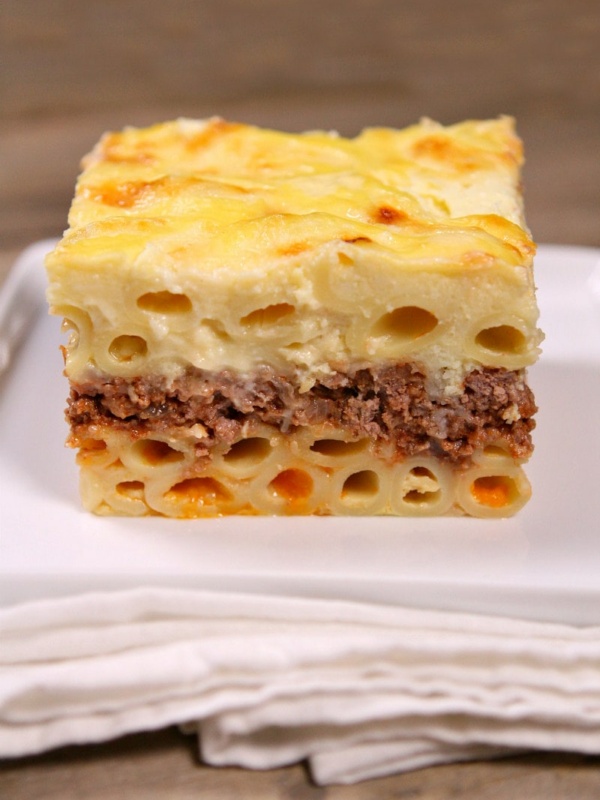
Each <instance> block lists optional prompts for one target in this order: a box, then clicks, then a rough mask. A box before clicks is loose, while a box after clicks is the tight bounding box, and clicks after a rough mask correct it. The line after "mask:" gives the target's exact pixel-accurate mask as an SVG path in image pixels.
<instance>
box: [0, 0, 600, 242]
mask: <svg viewBox="0 0 600 800" xmlns="http://www.w3.org/2000/svg"><path fill="white" fill-rule="evenodd" d="M0 59H1V62H0V63H1V70H0V81H1V83H0V174H1V180H0V236H1V237H2V243H3V245H4V246H5V247H17V246H21V245H22V244H24V243H27V242H29V241H31V240H32V239H35V238H39V237H40V236H44V235H49V234H50V235H51V234H55V233H58V232H60V231H61V230H62V228H63V227H64V220H65V214H66V209H67V206H68V202H69V199H70V196H71V192H72V186H73V182H74V179H75V176H76V174H77V170H78V162H79V158H80V156H81V155H82V154H83V153H84V152H85V151H86V150H87V149H89V147H91V145H92V144H93V143H94V141H95V140H96V139H97V138H98V136H99V135H100V133H101V132H102V131H103V130H104V129H105V128H120V127H122V126H123V125H126V124H145V123H149V122H153V121H158V120H162V119H167V118H171V117H174V116H180V115H186V116H200V117H201V116H206V115H210V114H220V115H222V116H226V117H231V118H235V119H240V120H243V121H250V122H258V123H260V124H265V125H273V126H279V127H282V128H286V129H289V130H301V129H304V128H315V127H322V128H337V129H339V130H340V131H341V132H342V133H345V134H353V133H356V132H358V131H359V130H360V128H362V127H363V126H365V125H372V124H389V125H397V126H402V125H405V124H410V123H411V122H414V121H416V120H417V119H419V118H420V117H421V116H430V117H433V118H435V119H438V120H440V121H441V122H445V123H450V122H454V121H458V120H460V119H463V118H467V117H487V116H496V115H497V114H500V113H505V114H512V115H514V116H515V117H516V118H517V121H518V126H519V131H520V133H521V135H522V137H523V138H524V139H525V144H526V152H527V166H526V170H525V189H526V201H527V210H528V219H529V222H530V225H531V227H532V229H533V232H534V235H535V237H536V239H537V240H538V241H544V242H566V243H577V244H593V245H598V244H600V224H599V221H600V220H599V218H600V157H599V155H598V150H599V144H600V2H599V0H504V2H498V0H494V1H493V2H490V1H489V0H454V2H449V1H448V2H444V0H416V1H413V2H406V1H405V0H397V1H396V2H394V0H346V1H345V2H344V0H303V2H297V1H296V0H291V2H286V0H197V1H196V2H194V0H168V2H166V0H162V1H161V2H158V1H156V0H99V1H98V0H90V1H89V2H86V0H79V1H78V0H2V2H1V3H0Z"/></svg>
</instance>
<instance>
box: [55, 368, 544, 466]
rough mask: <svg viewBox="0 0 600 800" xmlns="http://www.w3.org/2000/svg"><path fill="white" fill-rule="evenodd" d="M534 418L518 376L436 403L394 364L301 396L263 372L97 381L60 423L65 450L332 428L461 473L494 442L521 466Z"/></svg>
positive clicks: (494, 377) (490, 378)
mask: <svg viewBox="0 0 600 800" xmlns="http://www.w3.org/2000/svg"><path fill="white" fill-rule="evenodd" d="M536 410H537V409H536V406H535V402H534V399H533V395H532V393H531V390H530V389H529V388H528V387H527V385H526V383H525V380H524V375H523V373H522V372H519V371H515V372H511V371H508V370H505V369H480V370H475V371H473V372H471V373H470V374H469V375H467V377H466V379H465V381H464V387H463V392H462V394H460V395H458V396H453V397H448V398H445V397H444V398H442V399H440V398H432V397H431V396H430V394H429V393H428V391H427V388H426V381H425V377H424V376H423V374H422V373H421V372H419V371H418V370H417V369H416V368H415V367H414V366H411V365H410V364H401V365H396V366H387V367H384V368H381V369H378V370H374V369H359V370H357V371H356V372H354V373H351V374H347V373H335V374H333V375H332V376H331V377H329V378H328V379H326V380H323V381H322V382H320V383H317V384H316V385H315V386H313V388H312V389H310V390H309V391H307V392H304V393H300V392H299V391H298V389H297V387H296V386H295V385H294V384H293V383H292V381H291V380H290V379H289V378H286V377H284V376H282V375H278V374H277V373H276V372H275V371H274V370H272V369H271V368H268V367H264V368H262V369H260V370H258V371H257V372H256V373H254V374H253V375H252V376H251V377H250V376H240V375H238V374H235V373H232V372H229V371H223V372H219V373H207V372H204V371H202V370H197V369H190V370H188V371H187V372H186V373H185V374H184V375H182V376H181V377H180V378H178V379H177V380H175V381H174V382H173V383H172V384H170V385H168V384H167V382H166V380H165V379H164V378H161V377H152V378H149V377H144V378H133V379H131V380H127V379H123V378H105V379H103V380H95V381H93V382H89V383H80V384H78V385H74V386H73V387H72V390H71V396H70V398H69V401H68V408H67V419H68V421H69V422H70V424H71V428H72V433H73V440H74V443H77V440H78V439H80V438H83V437H85V436H86V435H88V434H87V431H88V429H89V426H90V425H100V426H102V425H109V426H111V427H113V428H118V429H120V430H126V431H129V432H130V433H131V435H132V436H134V437H137V436H141V435H148V434H152V433H158V432H169V431H171V429H173V428H187V427H190V426H191V425H194V424H196V423H201V424H202V425H203V426H204V427H205V428H206V429H207V432H208V435H207V438H206V439H205V440H203V442H202V446H203V448H206V447H210V446H211V445H212V444H213V443H214V442H216V441H218V442H223V441H225V442H233V441H235V440H236V439H237V438H239V436H240V431H241V428H242V426H243V424H244V423H245V422H246V421H248V420H252V421H260V422H264V423H267V424H269V425H273V426H275V427H276V428H278V429H279V430H281V431H283V432H286V431H291V430H294V429H296V428H297V427H299V426H303V425H315V424H322V423H331V424H332V425H334V426H341V427H343V428H344V429H345V430H347V431H349V432H350V433H351V434H352V435H353V436H356V437H361V436H368V437H370V438H372V439H374V440H376V441H377V442H379V443H382V444H387V443H392V444H393V445H394V448H395V452H396V454H397V456H398V458H403V457H405V456H408V455H414V454H416V453H430V454H432V455H435V456H438V457H441V458H444V459H445V460H448V461H450V462H452V463H454V464H456V465H460V464H465V463H468V460H469V457H470V456H471V454H472V453H473V451H474V450H475V449H476V448H478V447H482V446H484V445H485V444H487V443H489V442H494V441H496V440H499V439H501V440H503V441H504V442H505V443H506V444H507V446H508V447H509V449H510V452H511V454H512V455H513V456H515V457H518V458H526V457H528V456H529V455H530V454H531V451H532V444H531V435H530V434H531V431H532V429H533V427H534V425H535V423H534V421H533V420H532V416H533V414H534V413H535V411H536Z"/></svg>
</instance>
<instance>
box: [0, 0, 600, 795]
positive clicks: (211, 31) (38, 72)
mask: <svg viewBox="0 0 600 800" xmlns="http://www.w3.org/2000/svg"><path fill="white" fill-rule="evenodd" d="M599 41H600V3H598V2H597V0H570V2H569V3H564V2H563V0H547V1H546V2H542V0H540V1H539V2H531V1H529V0H507V1H506V2H504V3H493V4H492V3H487V2H485V0H459V2H456V3H453V4H449V3H445V2H444V0H422V2H419V3H410V4H409V3H403V2H394V1H393V0H373V2H366V0H365V2H361V0H348V1H347V2H344V1H343V0H333V1H332V2H329V3H328V2H326V0H304V2H303V3H298V2H291V3H280V2H278V0H249V2H243V0H206V2H203V3H197V4H194V3H190V2H188V1H187V0H172V2H169V3H159V2H158V0H122V2H121V3H118V4H117V3H114V4H113V3H89V4H87V3H85V4H84V3H77V2H76V0H62V2H61V1H60V0H56V1H55V2H45V0H3V3H2V4H1V6H0V52H1V53H2V56H3V67H2V73H1V79H0V280H1V279H2V278H3V277H4V276H5V275H6V273H7V271H8V268H9V265H10V263H11V262H12V260H13V258H14V256H15V255H16V253H17V252H18V251H19V249H20V248H22V247H24V246H25V245H27V244H29V243H30V242H32V241H35V240H36V239H39V238H43V237H46V236H55V235H59V234H60V232H61V231H62V229H63V228H64V227H65V218H66V212H67V208H68V203H69V199H70V196H71V193H72V187H73V182H74V179H75V176H76V173H77V169H78V162H79V158H80V156H81V155H82V154H83V153H85V152H86V151H87V150H88V149H89V148H90V147H91V145H92V144H93V143H94V142H95V140H96V139H97V138H98V136H99V134H100V133H101V132H102V131H103V130H104V129H107V128H119V127H121V126H122V125H124V124H145V123H149V122H152V121H156V120H160V119H166V118H171V117H174V116H195V117H202V116H206V115H210V114H220V115H222V116H226V117H230V118H235V119H240V120H244V121H251V122H257V123H260V124H265V125H273V126H279V127H282V128H286V129H289V130H299V129H306V128H315V127H320V128H328V129H329V128H337V129H338V130H340V131H341V132H343V133H346V134H352V133H355V132H357V131H358V130H360V128H362V127H363V126H365V125H372V124H391V125H398V126H400V125H404V124H409V123H410V122H412V121H414V120H416V119H418V118H419V117H420V116H424V115H426V116H430V117H433V118H437V119H440V120H441V121H442V122H452V121H457V120H460V119H463V118H467V117H487V116H495V115H497V114H499V113H509V114H512V115H514V116H516V118H517V120H518V126H519V131H520V133H521V135H522V137H523V138H524V140H525V146H526V153H527V166H526V169H525V176H524V180H525V192H526V194H525V197H526V206H527V216H528V220H529V224H530V226H531V228H532V230H533V233H534V236H535V238H536V239H537V240H538V241H542V242H548V243H568V244H579V245H591V246H600V156H599V152H600V46H599V44H598V42H599ZM108 796H110V797H111V798H113V799H114V800H120V799H121V798H123V799H125V798H128V799H129V798H153V797H161V798H163V797H167V798H169V800H184V798H192V797H194V798H196V797H202V798H219V799H220V800H227V798H234V797H235V798H237V797H243V798H261V799H263V800H270V798H277V800H287V799H288V798H289V799H290V800H291V799H292V798H294V800H301V798H327V800H332V799H333V798H335V799H336V800H338V799H339V800H341V799H342V798H345V799H347V800H350V798H351V799H352V800H363V798H372V797H377V798H382V799H383V798H413V799H415V800H416V799H417V798H418V799H421V798H422V799H423V800H438V798H439V800H442V798H443V799H444V800H447V799H448V798H455V797H456V798H458V797H460V798H465V799H466V800H470V799H471V798H473V799H474V798H477V800H488V799H489V800H492V798H493V799H494V800H509V798H510V800H513V798H515V797H516V798H522V797H527V798H528V800H538V799H539V800H541V799H542V798H543V799H544V800H554V799H555V798H576V799H577V800H587V798H589V799H590V800H591V799H592V798H598V797H600V758H583V757H579V756H575V755H560V754H557V753H554V754H552V753H548V754H540V755H526V756H520V757H515V758H509V759H503V760H499V761H489V762H481V763H474V764H455V765H449V766H441V767H436V768H431V769H425V770H421V771H418V772H415V773H412V774H407V775H397V776H393V777H389V778H384V779H380V780H374V781H367V782H365V783H362V784H359V785H357V786H353V787H341V786H338V787H329V788H319V787H316V786H314V785H313V784H312V783H311V781H310V779H309V777H308V774H307V772H306V770H305V768H304V766H302V765H296V766H291V767H288V768H286V769H279V770H274V771H270V772H249V771H243V770H236V769H214V768H210V767H207V766H205V765H202V764H201V763H200V762H199V760H198V757H197V755H196V751H195V740H194V739H191V738H189V737H184V736H183V735H181V734H180V733H179V732H178V731H176V730H174V729H170V730H166V731H159V732H154V733H140V734H137V735H135V736H129V737H127V738H125V739H122V740H118V741H115V742H109V743H106V744H102V745H95V746H85V747H79V748H75V747H73V748H66V749H63V750H59V751H55V752H52V753H48V754H44V755H41V756H36V757H31V758H24V759H17V760H14V761H8V762H4V763H2V764H0V797H2V798H7V800H26V799H27V800H30V798H33V797H36V798H48V800H54V798H56V800H58V799H59V798H60V800H68V798H78V799H79V800H99V799H100V798H105V797H108Z"/></svg>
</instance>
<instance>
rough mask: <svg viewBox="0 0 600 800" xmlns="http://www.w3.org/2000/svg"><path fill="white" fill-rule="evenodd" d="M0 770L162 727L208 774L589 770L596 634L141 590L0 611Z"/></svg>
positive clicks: (599, 653) (352, 776) (594, 725)
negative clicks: (187, 745) (558, 765)
mask: <svg viewBox="0 0 600 800" xmlns="http://www.w3.org/2000/svg"><path fill="white" fill-rule="evenodd" d="M0 642H1V647H0V756H4V757H7V756H9V757H14V756H20V755H25V754H31V753H36V752H40V751H43V750H46V749H49V748H53V747H56V746H59V745H63V744H67V743H84V742H95V741H101V740H106V739H109V738H112V737H116V736H119V735H121V734H125V733H128V732H132V731H140V730H151V729H157V728H160V727H164V726H167V725H172V724H180V725H183V726H184V728H185V729H186V730H188V731H197V732H198V734H199V739H200V746H201V753H202V756H203V758H204V760H205V761H207V762H208V763H211V764H219V765H239V766H245V767H251V768H258V769H264V768H271V767H277V766H281V765H284V764H289V763H293V762H296V761H298V760H301V759H308V761H309V764H310V767H311V770H312V773H313V776H314V779H315V780H316V781H317V782H318V783H322V784H327V783H334V782H337V783H350V782H354V781H358V780H362V779H365V778H371V777H375V776H380V775H385V774H390V773H393V772H398V771H402V770H410V769H415V768H418V767H423V766H427V765H430V764H436V763H440V762H447V761H455V760H464V759H471V758H482V757H490V756H496V755H501V754H504V753H508V752H513V751H514V750H523V749H532V748H534V749H561V750H571V751H578V752H582V753H588V754H591V753H600V628H595V627H594V628H590V627H588V628H575V627H568V626H563V625H554V624H548V623H535V622H525V621H516V620H508V619H500V618H494V617H483V616H475V615H465V614H455V613H442V612H434V611H419V610H414V609H407V608H397V607H391V606H377V605H369V604H360V603H350V602H338V601H331V600H309V599H295V598H275V597H262V596H255V595H246V596H242V595H232V594H224V593H218V592H203V591H202V592H200V591H199V592H195V591H178V590H168V589H138V590H134V591H126V592H113V593H106V594H98V593H96V594H87V595H81V596H76V597H70V598H68V597H67V598H62V599H56V600H46V601H39V602H33V603H28V604H22V605H17V606H13V607H9V608H5V609H4V610H2V611H0Z"/></svg>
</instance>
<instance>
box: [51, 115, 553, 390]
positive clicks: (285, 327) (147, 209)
mask: <svg viewBox="0 0 600 800" xmlns="http://www.w3.org/2000/svg"><path fill="white" fill-rule="evenodd" d="M521 160H522V152H521V144H520V141H519V139H518V138H517V137H516V135H515V133H514V125H513V121H512V120H511V119H510V118H507V117H502V118H500V119H497V120H492V121H474V122H464V123H460V124H458V125H454V126H450V127H443V126H441V125H439V124H438V123H435V122H432V121H430V120H424V121H422V122H421V123H420V124H418V125H415V126H412V127H410V128H407V129H405V130H402V131H395V130H391V129H385V128H372V129H367V130H365V131H363V132H362V133H361V134H360V135H359V136H357V137H356V138H354V139H346V138H343V137H341V136H338V135H336V134H332V133H326V132H311V133H303V134H289V133H280V132H276V131H271V130H264V129H260V128H257V127H253V126H249V125H243V124H240V123H230V122H226V121H224V120H222V119H218V118H213V119H209V120H205V121H193V120H178V121H174V122H170V123H163V124H160V125H156V126H153V127H151V128H147V129H135V128H130V129H126V130H124V131H123V132H121V133H110V134H107V135H105V136H104V137H103V139H102V140H101V141H100V143H99V144H98V145H97V147H96V148H95V149H94V151H93V152H92V153H91V154H90V155H89V156H87V157H86V159H84V166H85V169H84V172H83V174H82V176H81V178H80V180H79V183H78V186H77V191H76V196H75V199H74V202H73V206H72V209H71V212H70V216H69V223H70V228H69V230H68V231H67V232H66V234H65V236H64V238H63V240H62V242H61V244H60V245H59V246H58V247H57V249H56V250H55V251H54V253H53V254H52V255H51V256H50V257H49V259H48V262H47V266H48V272H49V276H50V288H49V300H50V304H51V306H52V307H53V309H54V311H55V313H57V314H59V315H63V316H65V317H66V318H67V319H69V320H71V323H72V325H73V327H74V328H76V329H77V331H78V335H77V336H76V337H73V342H75V341H76V342H77V346H76V347H75V346H69V347H67V373H68V374H69V375H70V376H71V377H73V378H81V377H82V376H83V375H84V373H87V372H89V370H90V369H91V370H94V369H97V370H100V371H101V372H102V371H106V372H109V373H110V374H116V375H120V376H123V377H126V376H133V375H139V374H149V373H154V372H157V371H158V372H161V373H162V372H163V371H164V370H165V366H166V365H168V369H169V370H171V371H172V372H177V371H178V370H179V369H182V368H184V367H185V366H186V365H193V366H194V367H197V368H201V369H208V370H211V369H213V370H218V369H222V368H223V367H230V368H233V369H236V370H239V371H245V372H251V371H252V370H253V369H254V368H256V366H258V365H260V364H263V363H268V364H271V365H274V366H275V367H277V368H278V369H281V370H284V371H286V372H288V373H292V374H296V375H297V376H298V378H299V380H300V381H301V382H302V383H303V385H304V386H305V387H306V388H309V387H310V386H311V385H312V384H313V383H314V381H315V380H317V379H319V378H320V377H323V376H324V375H327V374H329V372H330V371H331V369H343V368H345V367H347V366H348V365H360V364H368V363H370V362H371V361H372V360H376V361H381V360H390V361H398V360H406V359H411V358H418V361H419V363H420V364H421V365H422V367H423V369H424V370H425V372H426V374H427V375H428V376H429V377H430V380H432V381H433V382H434V384H435V385H437V386H438V389H439V391H441V392H444V391H445V392H447V393H452V392H455V391H457V390H458V389H457V387H458V386H459V385H460V382H461V380H462V378H463V377H464V374H465V372H466V371H468V370H470V369H472V368H473V367H475V366H477V365H478V364H485V365H487V366H492V367H506V368H509V369H518V368H522V367H525V366H527V365H529V364H531V363H533V361H535V359H536V357H537V354H538V345H539V342H540V339H541V335H540V333H539V331H538V330H537V327H536V323H537V307H536V303H535V298H534V292H533V279H532V258H533V253H534V245H533V243H532V241H531V239H530V237H529V234H528V231H527V229H526V226H525V222H524V219H523V213H522V203H521V197H520V193H519V183H518V180H519V179H518V176H519V167H520V164H521Z"/></svg>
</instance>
